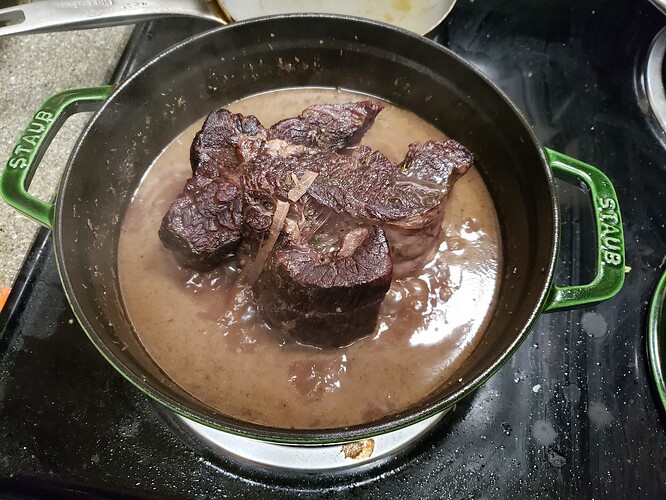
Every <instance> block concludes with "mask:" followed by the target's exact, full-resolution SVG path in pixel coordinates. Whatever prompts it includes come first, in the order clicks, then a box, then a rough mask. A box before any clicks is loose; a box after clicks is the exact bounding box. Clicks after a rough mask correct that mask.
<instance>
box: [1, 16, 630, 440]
mask: <svg viewBox="0 0 666 500" xmlns="http://www.w3.org/2000/svg"><path fill="white" fill-rule="evenodd" d="M300 86H318V87H342V88H346V89H351V90H355V91H360V92H364V93H368V94H371V95H375V96H378V97H381V98H383V99H386V100H388V101H391V102H393V103H395V104H396V105H398V106H400V107H403V108H406V109H409V110H411V111H413V112H415V113H416V114H418V115H419V116H421V117H422V118H424V119H426V120H428V121H430V122H431V123H433V124H434V125H436V126H439V127H440V128H441V129H442V130H443V131H444V132H445V133H446V134H448V135H450V136H452V137H454V138H456V139H458V140H460V141H461V142H462V143H463V144H465V145H466V146H468V147H469V148H470V149H472V150H473V151H474V152H475V153H476V154H477V156H478V159H479V160H478V162H477V167H478V169H479V171H480V172H481V174H482V175H483V177H484V180H485V182H486V184H487V186H488V189H489V190H490V193H491V195H492V197H493V200H494V203H495V207H496V209H497V213H498V216H499V220H500V225H501V233H502V242H503V247H502V252H503V262H502V268H501V269H500V273H501V277H502V282H501V289H500V292H499V296H498V299H497V303H496V305H495V307H494V309H493V311H492V313H491V318H490V322H489V326H488V330H487V332H486V334H485V336H484V338H483V340H482V342H481V343H480V345H479V346H478V347H477V349H476V351H475V352H474V353H473V355H472V356H471V358H470V359H469V360H468V361H467V362H466V363H464V364H463V366H462V367H461V368H460V369H459V370H458V371H457V372H456V373H455V374H454V375H453V376H452V377H451V380H450V382H448V383H446V384H444V385H442V386H441V387H440V388H439V390H437V391H436V392H435V393H433V394H431V395H430V396H429V397H427V398H425V399H423V400H422V401H420V402H419V403H418V404H415V405H413V406H411V407H409V408H405V409H403V410H402V411H400V412H399V413H397V414H395V415H391V416H389V417H385V418H383V419H381V420H378V421H375V422H371V423H368V424H365V425H359V426H354V427H350V428H335V429H321V430H293V429H284V428H272V427H267V426H261V425H255V424H253V423H249V422H245V421H241V420H238V419H235V418H232V417H229V416H227V415H224V414H221V413H219V412H217V411H215V410H214V409H212V408H210V407H209V406H207V405H206V404H204V403H202V402H201V401H199V400H197V399H195V398H194V397H192V396H191V395H190V394H188V393H187V392H185V391H183V390H182V389H181V388H180V387H178V386H177V385H176V384H174V383H172V382H171V381H170V380H169V379H168V378H167V377H166V376H165V375H164V373H163V372H162V371H161V370H160V369H159V367H158V366H157V365H156V364H155V363H154V362H153V361H152V359H151V358H150V357H149V356H148V355H147V354H146V352H145V351H144V349H143V348H142V346H141V344H140V343H139V341H138V340H137V337H136V336H135V334H134V332H133V331H132V327H131V325H130V322H129V320H128V318H127V314H126V312H125V308H124V306H123V301H122V298H121V295H120V289H119V285H118V273H117V268H116V266H117V262H116V253H117V248H118V237H119V230H120V224H121V222H122V220H123V215H124V213H125V210H126V209H127V206H128V204H129V203H130V200H131V197H132V194H133V193H134V192H135V191H136V189H137V186H138V185H139V182H140V181H141V178H142V177H143V175H144V173H145V171H146V169H147V168H148V167H149V166H150V165H151V163H152V162H153V160H154V159H155V158H156V157H157V156H158V154H159V153H160V152H161V151H162V150H163V149H164V147H165V146H166V145H167V144H169V143H170V142H171V141H172V140H173V139H174V138H175V137H176V136H178V135H179V134H180V133H181V132H182V131H183V130H184V129H185V128H186V127H187V126H189V125H190V124H191V123H193V122H194V121H195V120H197V119H199V118H201V117H202V116H204V115H206V114H207V113H208V112H210V111H211V110H213V109H215V108H217V107H219V106H222V105H225V104H227V103H229V102H231V101H235V100H237V99H240V98H242V97H246V96H249V95H252V94H256V93H259V92H265V91H268V90H271V89H278V88H284V87H300ZM89 110H97V112H96V113H95V115H94V116H93V118H92V119H91V121H90V122H89V124H88V125H87V127H86V129H85V131H84V133H83V134H82V136H81V138H80V139H79V141H78V143H77V145H76V147H75V149H74V151H73V152H72V155H71V157H70V159H69V162H68V165H67V168H66V171H65V173H64V176H63V178H62V184H61V186H60V189H59V192H58V194H57V198H56V200H55V203H54V204H50V203H45V202H44V201H41V200H38V199H35V198H34V197H32V196H31V195H29V194H28V193H27V191H26V190H27V187H28V185H29V183H30V180H31V178H32V175H33V173H34V171H35V169H36V168H37V166H38V165H39V162H40V159H41V157H42V156H43V154H44V151H45V150H46V148H47V147H48V145H49V142H50V140H51V139H52V137H53V135H54V134H55V132H56V131H57V130H58V128H59V127H60V125H61V124H62V122H63V121H64V119H65V118H66V117H67V116H69V115H71V114H72V113H74V112H77V111H89ZM147 124H149V125H147ZM553 173H555V174H557V175H558V176H563V177H566V178H568V179H573V180H574V182H577V183H579V182H581V181H582V182H583V183H584V184H586V185H587V187H588V188H589V192H590V194H591V200H590V201H591V203H592V205H593V207H594V213H595V216H596V223H597V226H596V227H597V231H598V239H597V241H598V245H597V248H596V249H595V248H590V249H589V251H590V252H594V253H596V255H597V259H598V260H597V274H596V277H595V278H594V280H593V281H592V282H591V283H589V284H587V285H582V286H572V287H566V288H560V287H557V286H555V285H554V284H553V269H554V267H555V261H556V256H557V249H558V242H559V217H558V205H557V199H556V196H555V192H554V185H553ZM0 188H1V190H2V195H3V197H4V198H5V200H6V201H7V202H8V203H10V204H11V205H12V206H14V207H15V208H16V209H17V210H19V211H21V212H23V213H24V214H26V215H28V216H30V217H32V218H33V219H35V220H37V221H39V222H40V223H42V224H44V225H45V226H48V227H51V228H52V229H53V237H54V241H55V249H56V256H57V263H58V269H59V271H60V274H61V278H62V284H63V286H64V289H65V292H66V294H67V297H68V299H69V301H70V303H71V305H72V309H73V311H74V313H75V315H76V317H77V318H78V320H79V321H80V323H81V326H82V327H83V329H84V330H85V332H86V333H87V335H88V336H89V337H90V340H91V341H92V342H93V344H94V345H95V346H96V347H97V349H98V350H99V351H100V353H101V354H102V355H103V356H104V358H106V360H107V361H108V362H109V363H111V364H112V365H113V366H114V367H115V368H116V369H117V370H118V371H119V372H120V373H122V374H123V375H124V376H125V377H126V378H127V379H128V380H129V381H130V382H131V383H132V384H134V385H135V386H136V387H137V388H139V389H140V390H141V391H143V392H145V393H146V394H147V395H149V396H150V397H152V398H154V399H155V400H157V401H159V402H160V403H162V404H163V405H165V406H167V407H168V408H170V409H172V410H173V411H175V412H178V413H180V414H182V415H184V416H186V417H188V418H191V419H194V420H196V421H199V422H201V423H203V424H206V425H209V426H211V427H215V428H217V429H221V430H224V431H228V432H232V433H235V434H241V435H245V436H249V437H255V438H258V439H263V440H269V441H277V442H288V443H307V444H315V443H334V442H341V441H350V440H355V439H359V438H361V437H368V436H373V435H377V434H381V433H385V432H388V431H390V430H394V429H397V428H399V427H404V426H407V425H409V424H412V423H415V422H417V421H420V420H422V419H424V418H426V417H428V416H430V415H434V414H435V413H438V412H441V411H442V410H444V409H446V408H448V407H450V406H451V405H453V404H454V403H455V402H456V401H458V400H459V399H461V398H463V397H465V396H467V395H468V394H470V393H471V392H472V391H474V389H475V388H476V387H478V386H479V385H480V384H481V383H483V382H484V381H485V380H487V379H488V378H489V377H490V376H491V375H492V374H493V373H495V372H496V371H497V370H498V369H499V368H500V367H501V366H502V364H504V363H505V362H506V361H507V360H508V359H509V358H510V357H511V355H512V354H513V353H514V351H516V349H517V348H518V346H520V344H521V342H522V341H523V340H524V339H525V337H526V336H527V334H528V332H529V330H530V327H531V326H532V324H533V323H534V321H535V319H536V318H537V317H538V316H539V315H540V314H541V313H543V312H546V311H555V310H558V309H565V308H572V307H576V306H580V305H584V304H590V303H593V302H597V301H601V300H605V299H608V298H610V297H612V296H613V295H614V294H615V293H617V291H618V290H619V289H620V287H621V286H622V283H623V280H624V241H623V236H622V224H621V217H620V210H619V205H618V202H617V198H616V196H615V191H614V189H613V187H612V185H611V183H610V182H609V180H608V178H606V176H604V175H603V174H602V173H601V172H600V171H599V170H597V169H595V168H593V167H591V166H589V165H586V164H584V163H581V162H580V161H577V160H574V159H572V158H569V157H566V156H564V155H562V154H559V153H556V152H554V151H550V150H546V149H544V148H543V147H542V145H541V144H539V142H538V141H537V139H536V137H535V136H534V134H533V133H532V130H531V129H530V126H529V125H528V124H527V122H526V121H525V119H524V118H523V116H522V115H521V114H520V112H519V111H518V110H517V109H516V107H515V106H514V105H513V104H512V103H511V102H510V101H509V100H508V99H507V98H506V97H505V96H504V95H503V94H502V92H500V91H499V90H498V89H497V87H495V86H494V85H493V84H492V83H491V82H490V81H488V80H487V79H486V78H485V77H484V76H482V75H481V74H480V73H479V72H478V71H477V70H475V69H474V68H473V67H472V66H471V65H470V64H468V63H467V62H465V61H464V60H463V59H461V58H460V57H458V56H456V55H455V54H453V53H452V52H450V51H449V50H447V49H445V48H443V47H442V46H440V45H438V44H436V43H434V42H432V41H429V40H427V39H426V38H423V37H420V36H417V35H414V34H412V33H409V32H407V31H403V30H400V29H397V28H394V27H390V26H388V25H384V24H381V23H376V22H370V21H362V20H359V19H354V18H348V17H342V16H325V15H319V16H314V15H290V16H277V17H266V18H261V19H255V20H251V21H247V22H239V23H236V24H233V25H230V26H226V27H222V28H219V29H215V30H212V31H209V32H206V33H204V34H201V35H199V36H195V37H193V38H191V39H189V40H186V41H184V42H182V43H180V44H179V45H177V46H174V47H173V48H171V49H169V50H167V51H166V52H164V53H162V54H161V55H159V56H157V57H156V58H155V59H153V60H152V61H150V62H149V63H148V64H146V65H145V66H144V67H143V68H142V69H141V70H139V71H138V72H137V73H135V74H134V75H132V76H131V77H130V78H129V79H127V81H125V82H123V83H122V84H121V85H119V86H118V87H117V88H113V87H96V88H89V89H76V90H70V91H66V92H62V93H60V94H57V95H55V96H53V97H52V98H51V99H49V100H48V101H47V102H46V103H45V104H44V105H43V107H42V108H41V109H40V110H39V111H38V112H37V113H36V114H35V117H34V119H33V120H32V121H31V122H30V124H29V125H28V127H27V129H26V131H25V133H24V135H23V136H22V137H21V138H20V139H19V141H18V143H17V145H16V148H15V149H14V151H13V154H12V155H11V158H10V159H9V161H8V163H7V166H6V168H5V170H4V172H3V175H2V179H1V184H0Z"/></svg>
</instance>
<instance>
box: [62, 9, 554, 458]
mask: <svg viewBox="0 0 666 500" xmlns="http://www.w3.org/2000/svg"><path fill="white" fill-rule="evenodd" d="M292 19H306V20H312V21H313V22H316V21H326V22H345V23H354V24H365V25H373V26H375V27H379V28H381V29H385V30H390V31H396V32H399V33H400V34H401V35H402V36H405V37H410V38H416V39H419V40H420V42H421V43H424V44H426V45H428V46H430V47H431V48H434V49H436V50H440V51H444V52H446V53H447V54H448V55H449V56H450V57H452V58H453V59H454V60H456V61H457V62H458V63H459V64H461V65H463V66H465V67H466V68H467V69H469V70H471V71H472V72H474V73H475V74H476V75H477V76H478V77H479V78H481V79H482V81H483V82H484V83H485V84H486V85H488V86H489V87H490V88H491V90H493V91H494V92H495V93H496V94H497V95H498V97H499V98H500V99H502V100H503V101H504V103H505V104H506V105H508V107H509V108H510V109H511V111H513V113H515V115H516V116H517V118H518V119H519V121H520V122H521V124H522V125H523V128H524V131H525V132H526V134H527V136H528V137H529V138H530V140H531V143H532V144H533V145H534V147H535V149H536V150H537V152H538V155H539V158H540V159H541V164H540V167H541V169H542V170H543V172H544V174H545V176H546V181H547V184H548V189H549V191H550V201H551V208H552V213H553V221H552V222H553V246H552V249H551V253H550V257H549V259H548V265H547V266H546V268H545V270H544V272H543V277H544V281H543V287H542V289H541V290H540V291H539V293H538V297H537V301H536V307H535V308H534V310H533V311H532V313H531V314H530V316H529V318H528V320H527V321H526V323H525V324H524V325H523V326H522V327H521V328H520V330H519V333H518V334H517V335H516V337H515V338H514V340H513V341H512V342H511V344H510V345H509V346H508V347H507V348H505V349H504V350H503V351H502V352H501V354H500V355H499V356H498V357H497V358H496V359H495V361H494V362H493V363H491V364H490V365H489V366H488V367H487V368H486V369H485V370H483V371H482V372H481V373H480V374H479V375H478V376H477V377H475V378H474V379H470V380H468V381H466V382H465V383H463V384H461V386H460V388H458V389H457V390H456V391H455V392H453V393H452V394H451V395H449V396H448V397H447V398H445V399H442V400H440V401H437V402H435V403H433V404H431V405H430V406H428V407H426V408H422V409H420V410H417V411H413V412H405V413H404V414H399V415H397V416H395V418H393V419H392V420H389V421H384V422H380V423H367V424H359V425H354V426H350V427H342V428H334V429H321V430H313V429H285V428H275V427H270V426H266V425H260V424H254V423H251V422H246V421H243V420H240V419H236V418H233V417H228V416H224V415H222V414H220V416H219V417H218V418H217V419H211V418H209V417H207V416H205V415H203V414H201V413H199V412H197V411H193V410H192V409H191V408H189V407H188V406H187V405H185V404H183V403H182V402H180V401H178V400H176V399H174V398H172V397H169V396H167V395H165V394H162V392H161V391H159V390H157V389H156V388H154V387H153V386H152V385H150V384H149V383H147V382H145V381H144V380H142V377H141V376H139V375H137V374H136V373H134V372H133V371H132V370H130V369H129V368H128V367H127V366H126V365H125V364H124V363H123V362H122V361H121V360H120V359H119V358H117V357H116V356H115V355H114V354H113V352H112V351H111V350H110V349H109V348H108V347H107V345H106V343H105V342H104V341H103V340H102V338H101V337H99V336H98V335H97V334H96V333H94V329H93V328H92V326H91V324H90V322H89V321H88V320H87V319H86V317H85V315H84V313H83V310H82V308H81V307H80V305H79V303H78V301H77V299H76V294H75V293H74V290H73V287H72V285H71V280H70V276H69V275H68V273H67V270H66V268H65V267H64V266H63V264H62V263H63V262H64V256H65V243H64V241H63V240H62V237H61V224H62V219H63V212H64V204H63V201H62V196H61V193H62V190H61V189H59V190H58V194H57V197H56V202H55V218H54V219H55V223H54V225H53V233H54V243H55V257H56V259H55V260H56V264H57V268H58V273H59V275H60V279H61V282H62V284H63V288H64V290H65V296H66V297H67V300H68V302H69V304H70V306H71V308H72V311H73V313H74V315H75V317H76V318H77V320H78V321H79V323H80V324H81V326H82V328H83V330H84V332H85V333H86V335H87V336H88V338H89V339H90V341H91V342H92V343H93V345H94V346H95V347H96V348H97V350H98V351H99V352H100V354H102V356H103V357H104V358H105V359H106V360H107V361H108V362H109V363H110V364H111V365H112V366H113V367H114V368H115V369H116V370H117V371H118V372H119V373H120V374H121V375H122V376H123V377H125V379H127V380H128V381H129V382H130V383H131V384H132V385H134V386H135V387H136V388H137V389H139V390H140V391H141V392H143V393H144V394H146V395H147V396H149V397H150V398H151V399H153V400H155V401H157V402H158V403H160V404H161V405H163V406H165V407H167V408H168V409H169V410H171V411H173V412H175V413H177V414H179V415H181V416H183V417H186V418H188V419H191V420H194V421H196V422H198V423H201V424H203V425H206V426H209V427H212V428H215V429H218V430H221V431H224V432H229V433H231V434H235V435H240V436H244V437H249V438H254V439H259V440H262V441H269V442H275V443H285V444H300V445H314V444H334V443H343V442H349V441H354V440H358V439H363V438H369V437H373V436H377V435H380V434H385V433H387V432H390V431H393V430H397V429H401V428H403V427H407V426H409V425H411V424H415V423H417V422H420V421H422V420H424V419H426V418H428V417H431V416H433V415H435V414H437V413H439V412H441V411H443V410H445V409H447V408H449V407H451V406H452V405H454V404H455V403H457V402H458V401H460V400H461V399H463V398H464V397H466V396H468V395H470V394H471V393H472V392H474V391H475V390H476V389H477V388H478V387H479V386H480V385H481V384H483V383H484V382H486V381H487V380H488V379H489V378H490V377H491V376H493V375H494V374H495V373H496V372H497V371H498V370H499V369H500V368H501V367H502V366H503V365H504V364H505V363H506V362H507V361H508V360H509V359H510V358H511V356H513V354H514V353H515V352H516V350H517V349H518V348H519V347H520V345H521V344H522V343H523V342H524V340H525V339H526V338H527V336H528V334H529V332H530V330H531V329H532V326H533V325H534V323H535V321H536V320H537V318H538V317H539V315H540V314H541V311H542V310H543V308H544V305H545V303H546V299H547V297H548V293H549V291H550V289H551V285H552V283H553V279H554V271H555V263H556V259H557V249H558V247H559V239H560V224H559V222H560V215H559V207H558V204H557V197H556V194H555V182H554V177H553V174H552V171H551V169H550V167H549V166H548V162H547V160H546V155H545V152H544V149H543V147H542V146H541V144H540V142H539V140H538V139H537V137H536V135H535V134H534V131H533V130H532V128H531V127H530V125H529V123H528V122H527V120H526V118H525V117H524V115H523V113H522V112H521V111H520V110H519V109H518V108H517V107H516V105H515V104H514V103H513V102H512V101H511V100H510V99H509V98H508V97H507V96H506V95H505V94H504V92H502V90H500V89H499V88H498V87H497V85H495V84H494V83H493V82H492V81H491V80H490V79H489V78H488V77H486V76H485V75H484V74H483V73H481V72H480V71H479V70H478V69H477V68H476V67H474V66H473V65H472V64H471V63H469V62H467V61H466V60H465V59H463V58H462V57H460V56H459V55H457V54H455V53H454V52H452V51H451V50H450V49H448V48H446V47H444V46H443V45H441V44H438V43H436V42H434V41H432V40H430V39H427V38H425V37H422V36H420V35H417V34H415V33H412V32H410V31H408V30H406V29H402V28H399V27H396V26H393V25H389V24H386V23H382V22H379V21H373V20H368V19H364V18H358V17H353V16H344V15H334V14H284V15H275V16H264V17H259V18H255V19H250V20H246V21H238V22H235V23H233V24H230V25H227V26H221V27H216V28H213V29H211V30H208V31H205V32H203V33H200V34H197V35H194V36H192V37H190V38H187V39H186V40H183V41H182V42H179V43H178V44H176V45H173V46H172V47H170V48H168V49H166V50H165V51H163V52H161V53H160V54H158V55H157V56H155V57H154V58H152V59H151V60H150V61H148V62H146V63H145V64H144V65H143V66H141V68H139V69H138V70H137V71H136V72H134V73H133V74H132V75H130V76H129V77H128V78H127V79H126V80H124V81H123V82H122V83H120V84H119V85H118V86H117V87H116V88H115V89H114V90H113V92H112V93H111V95H110V96H109V98H108V99H107V100H106V101H105V102H104V103H103V105H102V106H101V107H100V108H99V110H98V111H97V112H96V113H94V115H93V116H92V117H91V119H90V121H89V122H88V124H87V125H86V127H85V128H84V130H83V132H82V133H81V135H80V137H79V139H78V141H77V143H76V146H75V147H74V149H73V151H72V153H71V155H70V158H69V160H68V162H67V165H66V168H65V170H64V173H63V176H62V184H63V185H65V184H66V182H67V179H68V177H69V175H70V173H71V168H72V164H73V161H72V160H73V159H74V158H75V157H76V156H77V154H78V152H79V149H80V148H81V144H82V143H83V142H84V141H85V139H86V137H87V135H88V133H89V132H90V130H91V129H92V127H93V126H94V124H95V123H96V121H97V120H98V118H99V117H100V116H101V115H102V114H103V113H104V112H105V111H106V109H107V107H108V106H110V105H111V104H112V103H113V101H114V100H115V97H116V96H117V95H119V94H120V93H122V92H123V90H124V89H125V88H126V87H127V86H129V85H130V84H131V83H132V82H133V81H134V80H135V79H137V78H140V76H141V75H142V74H143V73H144V72H145V71H146V70H147V68H149V67H150V66H152V65H154V64H157V63H159V62H160V61H162V59H164V58H166V57H168V56H169V55H170V54H172V53H173V52H175V51H178V50H181V49H182V48H183V47H186V46H187V45H190V44H192V43H195V42H196V41H198V40H201V39H203V38H207V37H214V36H218V34H219V33H225V32H227V31H233V30H237V29H244V27H245V26H248V25H256V24H262V23H272V22H276V21H277V22H289V21H290V20H292ZM387 418H390V417H387Z"/></svg>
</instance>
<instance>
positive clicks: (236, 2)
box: [0, 0, 456, 36]
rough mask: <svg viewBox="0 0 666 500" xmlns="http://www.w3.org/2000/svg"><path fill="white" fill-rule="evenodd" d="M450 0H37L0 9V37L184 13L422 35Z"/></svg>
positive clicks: (448, 7) (225, 20)
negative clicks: (302, 18)
mask: <svg viewBox="0 0 666 500" xmlns="http://www.w3.org/2000/svg"><path fill="white" fill-rule="evenodd" d="M455 3H456V0H364V1H362V2H361V1H358V0H255V1H248V0H210V1H209V0H144V1H136V0H113V1H111V0H102V1H91V0H38V1H36V2H31V3H27V4H24V5H18V6H15V7H8V8H5V9H0V36H6V35H17V34H23V33H43V32H48V31H65V30H76V29H85V28H102V27H106V26H117V25H122V24H132V23H136V22H140V21H146V20H150V19H158V18H162V17H172V16H181V17H182V16H184V17H194V18H200V19H206V20H209V21H214V22H217V23H220V24H228V23H230V22H233V21H242V20H245V19H251V18H255V17H259V16H265V15H273V14H289V13H299V12H309V13H326V14H344V15H351V16H358V17H366V18H369V19H375V20H377V21H383V22H386V23H389V24H394V25H396V26H400V27H402V28H406V29H408V30H411V31H413V32H415V33H419V34H421V35H426V34H428V33H430V32H431V31H432V30H434V29H435V28H436V27H437V26H438V25H439V24H440V23H441V22H442V21H443V20H444V18H445V17H446V16H447V15H448V14H449V12H451V9H453V6H454V4H455Z"/></svg>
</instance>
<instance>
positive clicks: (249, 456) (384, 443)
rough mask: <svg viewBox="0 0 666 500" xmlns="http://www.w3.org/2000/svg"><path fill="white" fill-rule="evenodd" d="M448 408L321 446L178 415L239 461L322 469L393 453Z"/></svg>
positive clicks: (374, 459)
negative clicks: (264, 437)
mask: <svg viewBox="0 0 666 500" xmlns="http://www.w3.org/2000/svg"><path fill="white" fill-rule="evenodd" d="M449 411H450V409H448V410H445V411H444V412H442V413H438V414H437V415H434V416H432V417H430V418H427V419H426V420H423V421H421V422H418V423H416V424H413V425H410V426H408V427H405V428H403V429H398V430H395V431H392V432H389V433H387V434H382V435H379V436H375V437H373V438H370V439H362V440H360V441H354V442H351V443H345V444H334V445H323V446H299V445H284V444H276V443H268V442H265V441H259V440H256V439H251V438H247V437H242V436H236V435H234V434H229V433H226V432H222V431H218V430H216V429H213V428H211V427H207V426H205V425H202V424H200V423H198V422H195V421H193V420H190V419H187V418H185V417H181V416H178V418H179V420H180V421H181V422H182V423H183V424H185V426H186V427H187V428H188V429H189V430H191V431H192V432H194V433H195V434H196V435H197V436H198V437H199V438H200V439H201V440H202V441H203V442H204V443H206V444H207V445H209V446H210V447H211V448H213V450H215V451H218V452H221V453H223V454H225V455H229V456H232V457H233V458H236V459H238V460H240V461H243V462H246V463H248V462H249V463H251V464H254V465H258V466H263V467H268V468H272V469H283V470H284V469H286V470H298V471H302V472H323V471H332V470H336V469H346V468H350V467H356V466H359V465H361V464H367V463H370V462H376V461H377V460H378V459H380V458H385V457H389V456H391V455H394V454H396V453H397V452H398V451H401V450H403V449H404V448H406V447H407V446H408V445H410V444H413V443H414V442H415V441H416V440H417V439H418V438H420V437H422V436H424V435H425V434H426V433H427V432H428V431H430V430H431V429H432V428H433V427H435V425H436V424H437V423H439V422H440V420H442V418H443V417H444V416H445V415H446V414H447V413H449Z"/></svg>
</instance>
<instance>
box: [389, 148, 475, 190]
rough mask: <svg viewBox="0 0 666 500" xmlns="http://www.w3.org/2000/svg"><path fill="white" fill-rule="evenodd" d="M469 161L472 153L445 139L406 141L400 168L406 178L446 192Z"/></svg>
mask: <svg viewBox="0 0 666 500" xmlns="http://www.w3.org/2000/svg"><path fill="white" fill-rule="evenodd" d="M472 163H474V155H473V154H472V152H471V151H470V150H469V149H467V148H466V147H465V146H463V145H462V144H460V143H459V142H457V141H455V140H453V139H448V140H447V141H444V142H439V141H428V142H426V143H425V144H418V143H413V144H410V145H409V151H408V152H407V155H406V156H405V159H404V160H403V162H402V163H401V164H400V168H401V170H403V171H404V172H405V174H406V175H407V176H408V177H409V178H410V179H415V180H418V181H421V182H427V183H430V184H432V185H434V186H436V187H437V188H438V189H440V190H441V191H442V192H443V193H444V195H446V194H448V192H449V189H451V186H453V184H454V183H455V181H456V180H458V178H459V177H460V176H461V175H463V174H465V173H466V172H467V171H468V170H469V169H470V167H471V166H472Z"/></svg>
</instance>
